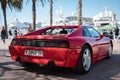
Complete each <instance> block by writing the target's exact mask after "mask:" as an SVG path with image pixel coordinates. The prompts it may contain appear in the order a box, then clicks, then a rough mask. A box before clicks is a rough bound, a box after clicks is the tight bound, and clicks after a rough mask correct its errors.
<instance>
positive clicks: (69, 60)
mask: <svg viewBox="0 0 120 80" xmlns="http://www.w3.org/2000/svg"><path fill="white" fill-rule="evenodd" d="M9 51H10V54H11V58H12V60H16V61H18V62H19V63H20V64H22V65H23V66H25V65H32V63H36V64H42V65H52V66H53V65H54V66H60V67H68V68H72V69H74V70H75V71H76V72H77V73H87V72H89V70H90V68H91V65H92V64H93V63H95V62H96V61H98V60H100V59H103V58H105V57H107V58H110V57H111V56H112V51H113V43H112V40H111V39H109V38H107V37H104V36H102V35H101V34H100V33H99V32H98V31H96V30H95V29H94V28H93V27H90V26H66V25H65V26H52V27H47V28H43V29H40V30H37V31H34V32H31V33H28V34H26V35H23V36H16V37H15V38H14V39H13V40H12V42H11V44H10V46H9Z"/></svg>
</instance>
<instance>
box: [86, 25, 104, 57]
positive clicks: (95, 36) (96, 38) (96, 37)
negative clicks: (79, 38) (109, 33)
mask: <svg viewBox="0 0 120 80" xmlns="http://www.w3.org/2000/svg"><path fill="white" fill-rule="evenodd" d="M87 29H88V31H89V33H90V35H91V37H92V40H93V43H94V46H97V48H98V49H97V53H98V57H99V58H101V57H102V56H103V55H104V46H105V45H104V43H103V37H102V36H101V35H100V33H99V32H98V31H97V30H95V29H94V28H92V27H88V28H87Z"/></svg>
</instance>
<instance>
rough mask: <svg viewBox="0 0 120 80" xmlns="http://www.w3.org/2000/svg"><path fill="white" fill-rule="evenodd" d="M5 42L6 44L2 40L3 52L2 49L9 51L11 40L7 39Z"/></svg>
mask: <svg viewBox="0 0 120 80" xmlns="http://www.w3.org/2000/svg"><path fill="white" fill-rule="evenodd" d="M5 41H6V43H5V44H4V43H3V41H2V40H1V39H0V50H2V49H5V50H8V46H9V45H10V43H11V40H10V39H6V40H5Z"/></svg>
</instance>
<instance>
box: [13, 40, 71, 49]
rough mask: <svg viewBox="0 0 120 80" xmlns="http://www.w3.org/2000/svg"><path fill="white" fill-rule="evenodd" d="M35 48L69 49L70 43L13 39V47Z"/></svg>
mask: <svg viewBox="0 0 120 80" xmlns="http://www.w3.org/2000/svg"><path fill="white" fill-rule="evenodd" d="M13 45H16V46H33V47H56V48H69V43H68V41H65V40H27V39H13V41H12V42H11V46H13Z"/></svg>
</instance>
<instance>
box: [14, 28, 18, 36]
mask: <svg viewBox="0 0 120 80" xmlns="http://www.w3.org/2000/svg"><path fill="white" fill-rule="evenodd" d="M17 34H18V31H17V28H16V29H15V30H14V35H15V36H17Z"/></svg>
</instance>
